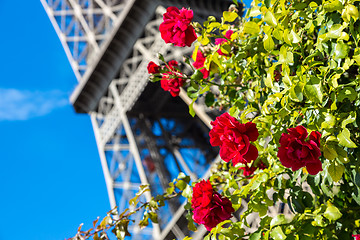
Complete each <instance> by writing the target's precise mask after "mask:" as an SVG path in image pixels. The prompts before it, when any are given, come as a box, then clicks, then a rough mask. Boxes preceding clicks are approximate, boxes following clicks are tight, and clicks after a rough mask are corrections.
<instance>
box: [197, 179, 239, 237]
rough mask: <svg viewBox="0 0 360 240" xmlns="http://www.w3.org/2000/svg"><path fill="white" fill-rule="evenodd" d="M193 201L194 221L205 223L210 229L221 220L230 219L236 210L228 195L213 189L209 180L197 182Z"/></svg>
mask: <svg viewBox="0 0 360 240" xmlns="http://www.w3.org/2000/svg"><path fill="white" fill-rule="evenodd" d="M191 202H192V204H191V207H192V208H193V209H194V211H193V213H194V215H193V219H194V221H195V222H197V223H198V224H204V226H205V228H206V229H207V230H208V231H210V230H211V229H212V228H214V227H216V225H217V224H219V223H220V222H222V221H225V220H228V219H230V218H231V213H233V212H234V211H235V210H234V208H233V207H232V204H231V202H230V200H229V199H228V198H227V197H223V196H221V195H220V194H219V193H218V192H216V191H214V190H213V189H212V186H211V183H210V182H209V180H208V181H206V182H205V181H204V180H202V181H201V182H199V183H196V184H195V187H194V189H193V197H192V200H191Z"/></svg>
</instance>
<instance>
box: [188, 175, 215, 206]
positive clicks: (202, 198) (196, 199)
mask: <svg viewBox="0 0 360 240" xmlns="http://www.w3.org/2000/svg"><path fill="white" fill-rule="evenodd" d="M213 192H214V190H213V188H212V186H211V183H210V181H209V180H207V181H205V180H201V181H200V182H198V183H196V184H195V186H194V188H193V197H192V200H191V207H192V208H196V207H206V206H207V205H209V204H210V202H211V199H212V195H213Z"/></svg>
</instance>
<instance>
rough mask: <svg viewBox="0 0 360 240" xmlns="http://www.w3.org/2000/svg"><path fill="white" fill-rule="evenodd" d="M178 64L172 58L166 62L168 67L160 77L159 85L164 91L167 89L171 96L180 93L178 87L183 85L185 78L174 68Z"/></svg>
mask: <svg viewBox="0 0 360 240" xmlns="http://www.w3.org/2000/svg"><path fill="white" fill-rule="evenodd" d="M177 66H178V62H177V61H175V60H172V61H170V62H168V67H167V69H168V70H169V71H167V72H166V73H163V74H162V78H161V80H160V84H161V87H162V88H163V89H164V90H165V91H169V92H170V94H171V96H173V97H177V96H179V93H180V87H182V85H184V83H185V81H186V80H185V79H184V78H183V77H182V74H181V73H180V72H179V71H178V70H177V69H176V68H175V67H177Z"/></svg>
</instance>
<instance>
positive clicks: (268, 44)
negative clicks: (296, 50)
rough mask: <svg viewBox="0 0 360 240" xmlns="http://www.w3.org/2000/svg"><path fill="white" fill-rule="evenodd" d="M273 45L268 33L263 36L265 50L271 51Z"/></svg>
mask: <svg viewBox="0 0 360 240" xmlns="http://www.w3.org/2000/svg"><path fill="white" fill-rule="evenodd" d="M274 47H275V43H274V40H273V39H272V37H271V36H270V35H267V34H266V35H265V37H264V48H265V50H266V51H268V52H271V51H272V50H273V49H274Z"/></svg>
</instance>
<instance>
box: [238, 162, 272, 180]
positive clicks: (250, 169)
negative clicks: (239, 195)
mask: <svg viewBox="0 0 360 240" xmlns="http://www.w3.org/2000/svg"><path fill="white" fill-rule="evenodd" d="M265 168H267V167H266V165H265V164H264V163H263V162H259V163H258V164H257V165H256V166H251V167H248V166H247V165H246V166H245V167H240V168H239V169H242V170H243V175H244V176H245V177H248V176H251V175H253V174H254V172H255V171H256V170H257V169H265Z"/></svg>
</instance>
